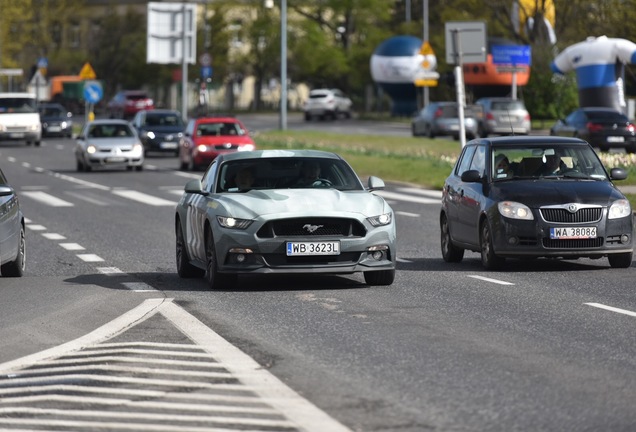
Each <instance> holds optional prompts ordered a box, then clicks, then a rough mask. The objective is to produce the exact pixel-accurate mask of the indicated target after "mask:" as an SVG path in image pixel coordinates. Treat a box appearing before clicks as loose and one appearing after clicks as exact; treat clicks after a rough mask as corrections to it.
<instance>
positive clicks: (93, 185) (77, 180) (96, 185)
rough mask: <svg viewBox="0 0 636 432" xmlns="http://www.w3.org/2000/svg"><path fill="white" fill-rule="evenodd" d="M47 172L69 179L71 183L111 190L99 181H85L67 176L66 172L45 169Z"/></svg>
mask: <svg viewBox="0 0 636 432" xmlns="http://www.w3.org/2000/svg"><path fill="white" fill-rule="evenodd" d="M47 172H49V173H50V174H51V175H52V176H53V177H57V178H59V179H62V180H66V181H69V182H71V183H76V184H79V185H82V186H86V187H90V188H93V189H101V190H106V191H109V190H111V188H110V187H109V186H104V185H101V184H99V183H93V182H89V181H86V180H82V179H78V178H75V177H72V176H69V175H66V174H60V173H56V172H53V171H47Z"/></svg>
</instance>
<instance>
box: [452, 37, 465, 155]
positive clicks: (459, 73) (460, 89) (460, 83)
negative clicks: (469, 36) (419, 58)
mask: <svg viewBox="0 0 636 432" xmlns="http://www.w3.org/2000/svg"><path fill="white" fill-rule="evenodd" d="M453 47H454V48H455V50H454V51H455V65H456V66H455V88H456V90H457V113H458V114H459V141H460V142H461V144H462V148H464V147H465V146H466V125H465V124H464V105H465V104H466V102H465V98H464V74H463V70H462V51H461V43H460V39H459V30H453Z"/></svg>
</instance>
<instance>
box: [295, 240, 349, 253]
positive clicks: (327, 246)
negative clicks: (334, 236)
mask: <svg viewBox="0 0 636 432" xmlns="http://www.w3.org/2000/svg"><path fill="white" fill-rule="evenodd" d="M306 255H340V242H339V241H325V242H287V256H306Z"/></svg>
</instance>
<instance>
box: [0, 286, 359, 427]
mask: <svg viewBox="0 0 636 432" xmlns="http://www.w3.org/2000/svg"><path fill="white" fill-rule="evenodd" d="M172 300H173V299H148V300H145V301H144V302H143V303H142V304H140V305H139V306H137V307H136V308H134V309H132V310H130V311H128V312H127V313H125V314H123V315H122V316H120V317H119V318H116V319H115V320H113V321H111V322H110V323H108V324H106V325H104V326H102V327H100V328H98V329H96V330H95V331H93V332H91V333H89V334H87V335H85V336H82V337H80V338H78V339H75V340H73V341H70V342H67V343H65V344H62V345H59V346H57V347H53V348H50V349H47V350H45V351H41V352H39V353H35V354H31V355H29V356H26V357H23V358H21V359H17V360H13V361H9V362H6V363H3V364H0V375H7V376H11V377H12V380H11V382H12V384H14V385H16V386H20V387H21V389H22V390H24V392H26V393H28V392H29V388H31V387H30V386H34V385H36V386H40V385H47V384H54V383H52V382H51V378H50V377H46V376H45V377H24V378H23V377H20V370H22V369H26V368H29V367H32V366H33V365H36V364H37V363H39V362H41V361H45V360H52V361H55V359H56V358H59V357H62V356H64V355H67V354H68V353H70V352H79V351H80V350H82V349H83V348H85V347H86V348H89V347H95V346H96V345H97V344H99V343H100V342H106V341H107V340H109V339H112V338H114V337H116V336H118V335H120V334H121V333H123V332H125V331H126V330H128V329H129V328H130V327H131V326H133V325H135V324H139V323H140V322H143V321H145V320H146V319H148V318H150V317H152V316H154V315H155V314H156V313H157V312H159V313H161V314H162V315H163V316H164V317H165V318H166V319H168V320H169V321H170V322H171V323H172V324H173V325H174V326H175V327H177V328H178V329H179V330H180V331H181V332H183V333H184V334H185V335H186V336H187V337H188V338H189V339H190V340H191V341H193V342H194V343H195V344H196V346H197V348H201V349H203V350H205V351H207V352H209V353H210V354H212V355H213V356H214V358H215V359H216V360H217V361H218V362H219V364H220V365H221V366H223V367H224V368H226V369H227V370H228V371H229V372H230V374H231V375H232V376H233V377H235V378H236V379H238V381H239V382H240V383H241V384H240V385H236V384H213V383H203V382H193V381H192V380H187V381H181V380H178V379H172V380H168V379H149V378H136V377H132V376H125V377H124V376H105V375H85V374H70V375H65V376H64V380H65V381H68V382H74V381H75V380H78V381H79V380H81V381H82V382H91V381H92V382H103V383H117V384H122V383H124V384H127V385H131V386H132V385H133V384H134V386H136V387H139V386H146V387H148V386H153V385H154V386H162V387H165V388H177V389H179V388H181V387H184V386H188V387H193V388H200V389H204V390H205V389H218V390H221V389H227V390H229V389H232V390H240V391H245V390H249V391H251V392H254V393H256V394H257V395H258V396H259V398H258V399H256V401H258V402H259V403H261V402H262V403H266V404H268V405H269V406H271V407H273V408H274V409H275V410H276V411H277V413H280V414H282V415H283V417H284V418H281V419H264V418H254V419H252V418H240V417H222V416H210V417H208V416H205V415H203V416H201V415H198V416H189V415H183V416H181V415H180V416H168V415H164V414H157V413H152V414H146V413H123V412H117V413H108V412H103V411H87V410H59V409H53V410H51V409H48V408H46V409H38V408H30V407H25V408H22V407H16V408H12V407H7V408H3V409H2V410H0V413H2V414H9V413H21V414H28V415H27V417H25V418H23V419H20V418H5V419H3V420H0V422H1V423H2V424H9V423H10V422H14V421H15V422H18V423H15V424H22V425H35V424H37V425H43V426H44V425H46V426H49V427H50V426H51V425H52V424H53V423H54V425H57V426H64V427H71V426H73V427H78V426H82V427H85V428H89V429H90V428H97V427H98V426H99V427H100V428H104V427H113V428H115V426H116V427H117V428H119V427H126V428H129V427H130V424H129V422H126V424H125V425H124V423H117V424H116V425H115V424H114V423H110V421H112V420H110V419H111V418H113V417H114V416H117V417H116V419H117V420H120V419H121V420H126V419H127V420H131V419H133V418H134V419H143V420H154V421H159V422H161V421H162V420H174V419H176V420H183V421H203V420H211V419H213V420H215V421H217V422H219V421H223V422H226V423H230V424H235V425H243V426H247V425H252V426H260V427H263V426H269V427H287V428H292V427H294V428H298V429H300V430H303V431H307V432H322V431H325V430H328V431H330V432H351V431H350V429H348V428H346V427H345V426H343V425H341V424H340V423H338V422H337V421H336V420H334V419H333V418H332V417H330V416H329V415H328V414H327V413H325V412H323V411H321V410H320V409H319V408H317V407H316V406H315V405H313V404H312V403H311V402H309V401H308V400H305V399H303V398H302V397H301V396H300V395H299V394H298V393H296V392H295V391H294V390H292V389H291V388H289V387H287V386H286V385H285V384H284V383H283V382H282V381H280V380H279V379H278V378H276V377H275V376H274V375H272V374H271V373H270V372H268V371H267V370H266V369H263V368H262V367H261V365H259V364H258V363H257V362H256V361H254V360H253V359H252V358H251V357H249V356H247V355H246V354H245V353H243V352H242V351H241V350H239V349H238V348H236V347H235V346H233V345H232V344H230V343H229V342H227V341H226V340H225V339H224V338H222V337H221V336H220V335H218V334H217V333H215V332H214V331H212V330H211V329H209V328H208V327H206V326H205V325H204V324H203V323H202V322H201V321H199V320H198V319H196V318H195V317H194V316H192V315H190V314H189V313H188V312H186V311H185V310H184V309H182V308H181V307H179V306H177V305H175V304H174V303H172ZM58 386H59V384H58ZM110 387H112V386H109V385H106V386H104V389H105V392H108V391H109V390H110V391H112V390H111V389H110ZM73 389H74V390H75V389H76V388H75V386H73ZM133 390H134V389H133ZM1 392H2V389H0V393H1ZM172 393H173V392H167V393H166V394H167V395H168V396H169V395H171V394H172ZM150 402H152V401H148V402H146V403H150ZM35 414H37V415H35ZM44 414H55V416H56V417H57V419H56V420H53V423H52V420H50V419H49V420H39V419H38V417H44ZM69 416H73V417H75V418H78V419H81V418H86V417H98V418H99V417H101V418H102V420H101V422H97V421H90V420H89V421H82V420H71V419H67V418H68V417H69ZM3 417H4V416H3ZM106 419H108V420H106ZM104 420H106V421H104ZM121 420H120V421H121ZM34 422H35V423H34ZM40 422H42V423H40ZM11 424H13V423H11ZM109 425H110V426H109ZM142 426H143V427H142ZM146 426H148V427H149V428H146ZM159 427H160V423H155V424H152V425H140V428H139V430H142V429H143V430H157V431H158V430H166V431H167V430H170V429H169V428H167V429H165V428H164V429H158V428H159ZM219 430H222V429H219Z"/></svg>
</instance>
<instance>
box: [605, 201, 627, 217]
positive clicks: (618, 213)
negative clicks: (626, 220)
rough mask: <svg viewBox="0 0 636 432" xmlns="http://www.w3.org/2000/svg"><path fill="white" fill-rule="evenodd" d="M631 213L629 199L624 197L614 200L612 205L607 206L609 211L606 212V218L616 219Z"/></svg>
mask: <svg viewBox="0 0 636 432" xmlns="http://www.w3.org/2000/svg"><path fill="white" fill-rule="evenodd" d="M631 215H632V207H631V206H630V205H629V201H627V200H624V199H620V200H617V201H614V203H613V204H612V206H611V207H610V208H609V212H607V218H608V219H618V218H622V217H627V216H631Z"/></svg>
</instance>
